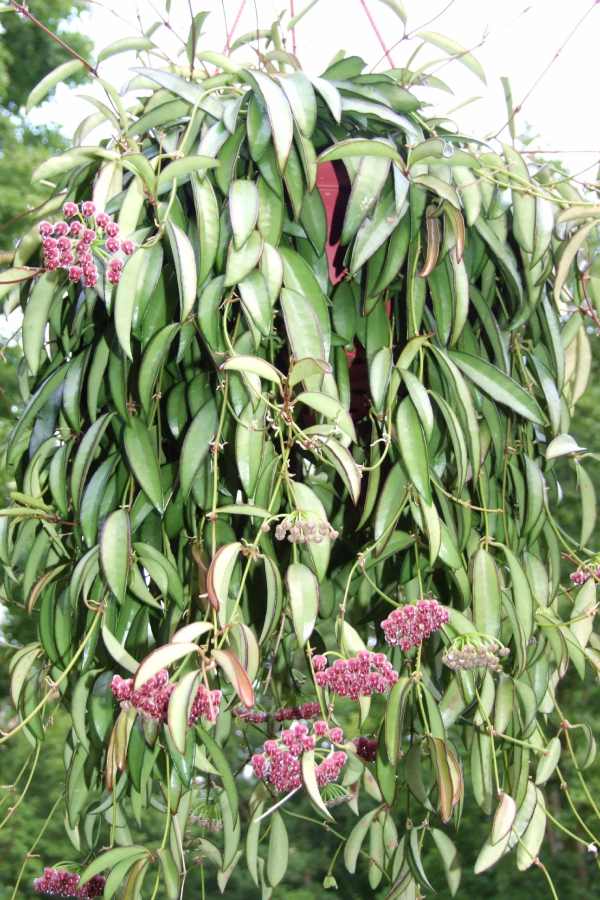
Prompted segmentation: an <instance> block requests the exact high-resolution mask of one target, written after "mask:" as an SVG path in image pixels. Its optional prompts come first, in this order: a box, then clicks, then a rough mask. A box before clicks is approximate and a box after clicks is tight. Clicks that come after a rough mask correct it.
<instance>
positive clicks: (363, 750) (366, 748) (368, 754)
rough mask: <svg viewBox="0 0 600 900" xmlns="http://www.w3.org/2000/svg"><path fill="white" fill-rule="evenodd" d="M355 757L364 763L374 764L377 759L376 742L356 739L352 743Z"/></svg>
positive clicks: (364, 738) (367, 739) (369, 739)
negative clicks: (358, 757)
mask: <svg viewBox="0 0 600 900" xmlns="http://www.w3.org/2000/svg"><path fill="white" fill-rule="evenodd" d="M354 746H355V748H356V755H357V756H360V758H361V759H364V761H365V762H375V759H376V758H377V741H376V740H373V739H372V738H367V737H358V738H356V739H355V741H354Z"/></svg>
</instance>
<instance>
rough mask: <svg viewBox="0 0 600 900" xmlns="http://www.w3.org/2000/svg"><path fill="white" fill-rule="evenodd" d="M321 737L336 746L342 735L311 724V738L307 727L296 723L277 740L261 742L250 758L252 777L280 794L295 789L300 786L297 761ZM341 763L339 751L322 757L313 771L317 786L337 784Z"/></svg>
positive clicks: (341, 755)
mask: <svg viewBox="0 0 600 900" xmlns="http://www.w3.org/2000/svg"><path fill="white" fill-rule="evenodd" d="M322 726H324V729H323V727H322ZM323 737H329V738H330V739H331V740H332V741H334V743H339V742H341V741H342V740H343V739H344V733H343V731H342V729H341V728H332V729H331V730H329V728H328V727H327V724H326V723H325V722H315V725H314V728H313V734H310V733H309V730H308V726H307V725H305V724H304V723H303V722H296V723H295V724H294V725H292V726H291V728H286V729H285V730H284V731H282V732H281V734H280V735H279V739H278V740H270V741H265V744H264V750H263V752H262V753H255V754H254V756H253V757H252V768H253V769H254V774H255V775H256V777H257V778H260V779H261V780H262V781H266V782H268V783H269V784H271V785H272V786H273V787H274V788H275V790H276V791H278V792H279V793H280V794H284V793H288V791H293V790H295V789H296V788H299V787H300V785H301V784H302V770H301V763H300V757H301V756H302V754H303V753H305V752H307V751H308V750H314V749H315V747H316V745H317V739H319V738H323ZM345 762H346V754H345V753H344V752H343V750H336V751H335V752H333V753H330V754H329V756H327V757H325V759H324V760H323V761H322V762H321V763H319V765H318V766H317V767H316V769H315V774H316V777H317V783H318V784H319V786H320V787H323V786H324V785H326V784H329V782H331V781H337V779H338V778H339V776H340V773H341V771H342V769H343V767H344V764H345Z"/></svg>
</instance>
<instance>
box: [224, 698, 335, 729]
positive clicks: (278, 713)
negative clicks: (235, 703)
mask: <svg viewBox="0 0 600 900" xmlns="http://www.w3.org/2000/svg"><path fill="white" fill-rule="evenodd" d="M233 714H234V716H237V718H238V719H244V720H245V721H247V722H252V723H253V724H254V725H260V724H261V723H262V722H266V721H267V719H274V720H275V721H276V722H287V721H293V720H295V719H316V718H317V717H318V716H320V715H321V707H320V706H319V704H318V703H303V704H302V705H301V706H284V707H282V708H281V709H277V710H275V712H273V713H267V712H263V711H262V710H259V709H245V708H244V707H237V708H236V709H234V711H233Z"/></svg>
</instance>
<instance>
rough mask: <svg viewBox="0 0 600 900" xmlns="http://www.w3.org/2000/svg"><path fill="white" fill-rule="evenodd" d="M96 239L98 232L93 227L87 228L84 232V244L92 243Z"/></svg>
mask: <svg viewBox="0 0 600 900" xmlns="http://www.w3.org/2000/svg"><path fill="white" fill-rule="evenodd" d="M95 240H96V232H95V231H94V229H93V228H86V229H84V232H83V242H84V244H91V243H92V241H95Z"/></svg>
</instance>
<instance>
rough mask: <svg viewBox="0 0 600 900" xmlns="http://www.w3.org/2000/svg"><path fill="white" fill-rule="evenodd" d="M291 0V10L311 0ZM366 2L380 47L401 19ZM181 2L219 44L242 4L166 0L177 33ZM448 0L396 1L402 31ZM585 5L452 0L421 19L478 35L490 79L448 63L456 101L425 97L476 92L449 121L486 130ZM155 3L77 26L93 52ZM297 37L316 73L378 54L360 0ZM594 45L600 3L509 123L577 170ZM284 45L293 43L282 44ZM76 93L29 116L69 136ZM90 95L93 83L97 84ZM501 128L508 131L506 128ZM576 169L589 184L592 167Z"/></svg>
mask: <svg viewBox="0 0 600 900" xmlns="http://www.w3.org/2000/svg"><path fill="white" fill-rule="evenodd" d="M290 2H291V0H256V3H254V2H253V0H246V2H245V7H244V11H243V13H242V16H241V18H240V21H239V24H238V26H237V27H236V30H235V35H234V38H235V36H239V35H240V34H243V33H245V32H248V31H251V30H253V29H255V28H256V16H257V15H258V21H259V25H260V27H261V28H262V27H268V26H269V25H270V23H271V21H272V20H273V18H275V17H276V16H277V15H278V14H279V13H280V12H282V11H283V10H286V11H287V10H289V8H290ZM293 2H295V10H296V12H298V11H299V10H301V9H303V8H304V6H305V5H306V4H307V2H308V0H293ZM366 2H367V5H368V7H369V9H370V11H371V13H372V15H373V17H374V18H375V20H376V22H377V25H378V27H379V29H380V31H381V33H382V35H383V36H384V39H385V41H386V43H387V44H388V46H389V45H391V44H393V43H394V42H395V41H397V40H398V39H399V38H400V37H401V35H402V25H401V22H400V20H399V19H398V18H397V17H396V16H395V14H394V13H393V12H392V10H390V9H389V8H388V7H387V6H386V5H385V4H384V3H383V2H381V0H366ZM188 3H189V5H191V7H192V9H193V10H194V12H198V11H200V10H203V9H209V10H211V11H212V15H211V16H210V17H209V19H208V21H207V23H206V24H205V27H204V31H205V34H204V37H203V39H202V47H203V48H204V49H211V50H217V51H219V52H220V51H222V50H223V49H224V45H225V26H224V17H223V9H224V10H225V13H226V16H227V20H228V24H229V27H230V28H231V26H232V24H233V22H234V20H235V18H236V15H237V12H238V10H239V8H240V5H241V3H242V0H223V3H221V0H204V2H198V0H173V2H172V13H171V24H172V26H173V28H174V29H175V30H176V31H179V32H180V33H181V34H182V35H183V36H184V37H185V36H187V31H188V27H189V25H188V23H189V11H188V10H189V5H188ZM446 4H447V0H446V2H444V0H405V7H406V9H407V12H408V27H409V30H412V29H415V28H418V27H419V26H420V25H422V24H423V23H425V22H426V21H427V20H428V19H430V18H431V17H433V16H435V15H436V14H437V13H438V12H440V11H441V10H442V9H443V8H444V6H445V5H446ZM593 5H594V4H593V0H570V2H569V3H568V4H566V3H564V2H562V0H530V2H527V0H500V2H499V0H455V2H454V3H453V4H452V5H451V6H450V8H449V9H448V10H447V11H446V12H445V13H444V14H443V15H442V17H441V18H440V19H438V20H437V21H436V22H435V23H433V24H432V25H431V26H428V27H430V28H431V29H432V30H436V31H440V32H442V33H443V34H445V35H447V36H448V37H452V38H454V39H455V40H456V41H458V42H459V43H461V44H462V45H463V46H465V47H469V48H471V47H474V46H475V45H476V44H478V43H479V42H480V41H481V39H482V37H483V36H484V34H485V33H486V32H487V35H488V36H487V38H486V40H485V43H484V44H483V46H481V47H479V48H478V49H477V50H475V51H474V53H475V55H476V56H477V58H478V59H479V60H480V62H481V63H482V65H483V67H484V69H485V71H486V74H487V79H488V84H487V87H486V86H485V85H483V84H482V83H481V82H480V81H479V80H478V79H477V78H476V77H475V76H474V75H473V74H472V73H471V72H470V71H469V70H468V69H466V68H465V67H464V66H463V65H461V64H460V63H458V62H454V63H452V64H451V65H450V66H446V68H444V69H443V71H440V72H439V76H440V77H443V78H444V79H446V80H448V81H449V82H450V83H451V85H452V87H453V88H454V90H455V97H451V96H450V95H447V94H441V93H440V92H435V93H431V92H430V93H429V95H428V96H427V97H426V99H428V100H430V101H431V102H433V103H435V104H439V106H436V107H435V109H436V110H439V111H440V112H446V111H448V110H450V109H452V107H453V106H455V105H457V104H459V103H461V102H463V101H464V100H466V99H468V98H470V97H473V96H480V97H481V99H480V100H478V101H476V102H474V103H472V104H471V105H469V106H467V107H466V108H465V109H463V110H460V111H459V112H458V113H457V114H456V115H455V118H456V120H457V121H458V123H459V125H460V127H461V128H462V129H464V130H467V131H469V132H470V133H472V134H474V135H477V136H484V135H486V134H489V133H492V132H495V131H496V130H497V129H498V128H499V127H500V125H502V124H503V123H504V122H505V121H506V111H505V106H504V99H503V93H502V89H501V85H500V81H499V78H500V76H501V75H508V76H509V77H510V80H511V84H512V89H513V98H514V101H515V103H517V102H520V100H521V99H522V98H523V96H524V95H525V94H526V93H527V91H528V90H529V89H530V88H531V86H532V85H533V83H534V82H535V80H536V79H537V78H538V76H539V75H540V74H541V72H542V71H543V69H544V68H545V66H546V65H547V64H548V63H549V62H550V60H551V59H552V58H553V56H554V55H555V53H556V52H557V50H559V48H560V46H561V44H562V43H563V42H564V40H565V38H566V37H567V35H568V34H569V32H570V31H571V29H572V28H573V27H574V26H575V24H576V23H577V22H578V21H579V20H580V19H581V17H582V16H583V15H584V13H585V12H586V10H589V9H590V7H592V6H593ZM161 6H162V0H137V2H135V0H125V2H124V0H94V2H90V11H89V12H88V13H87V14H86V15H85V16H84V18H83V21H82V22H81V25H82V26H83V29H82V30H84V31H85V32H86V33H87V34H89V35H91V36H92V37H93V39H94V41H95V44H96V48H97V50H100V49H102V47H104V46H106V45H107V44H110V43H111V42H112V41H114V40H116V39H118V38H121V37H126V36H131V35H132V34H136V33H139V30H138V26H137V23H136V17H137V15H138V14H139V15H140V16H141V18H142V20H143V21H144V23H145V25H146V26H147V25H148V24H149V23H150V22H152V21H154V20H156V18H157V16H156V15H155V14H154V13H153V7H154V8H155V9H157V8H160V7H161ZM115 12H117V14H115ZM296 39H297V47H298V56H299V57H300V60H301V62H302V64H303V65H304V66H305V67H306V68H307V69H308V70H309V71H312V72H314V73H319V72H320V71H322V69H323V68H324V67H325V65H326V64H327V62H328V61H329V60H330V59H331V57H332V56H333V55H334V54H335V53H336V51H337V50H339V49H340V48H344V49H345V50H346V51H347V52H349V53H356V54H358V55H360V56H362V57H363V58H364V59H365V60H366V61H367V62H368V63H369V65H373V64H375V63H376V62H377V60H378V59H379V58H380V57H381V55H382V51H381V48H380V45H379V43H378V41H377V38H376V37H375V35H374V33H373V30H372V28H371V26H370V24H369V21H368V19H367V17H366V14H365V11H364V9H363V7H362V5H361V0H319V2H318V3H317V5H316V6H315V7H314V8H313V9H312V10H311V11H310V12H309V13H308V14H307V15H306V17H305V18H304V19H303V20H302V21H301V22H300V23H299V24H298V26H297V28H296ZM155 40H157V43H159V44H160V46H161V47H164V48H165V49H166V50H167V51H168V52H170V53H171V55H173V53H174V52H175V53H176V52H177V50H176V48H177V42H176V41H175V40H174V39H173V36H172V35H171V34H169V33H168V32H167V31H166V30H165V29H161V30H160V32H158V33H157V34H156V35H155ZM416 45H417V42H416V41H415V40H413V41H405V42H404V43H403V44H402V45H401V46H400V47H398V48H397V49H396V50H394V51H392V56H393V59H394V63H395V64H396V65H403V64H404V63H405V62H406V61H407V58H408V56H409V54H410V53H411V52H412V50H413V49H414V48H415V46H416ZM599 45H600V5H598V6H596V7H595V8H593V9H592V10H591V12H590V14H589V16H588V17H587V19H586V20H585V22H584V24H583V25H582V27H581V28H580V29H579V30H578V31H577V33H576V34H575V35H574V36H573V37H572V39H571V40H570V41H569V43H568V45H567V46H566V47H565V48H564V49H563V50H562V52H561V53H560V55H559V57H558V59H557V60H556V61H555V63H554V64H553V65H552V67H551V69H550V71H549V72H548V73H547V74H546V75H545V76H544V78H543V79H542V81H541V82H540V84H539V85H538V87H537V88H536V89H535V90H534V92H533V93H532V95H531V96H530V98H529V99H528V100H527V102H526V104H525V106H524V112H523V113H522V114H521V115H520V116H519V118H518V120H517V123H518V130H519V129H521V130H524V129H525V127H526V126H527V125H528V126H530V128H531V129H532V131H533V132H534V133H535V134H538V133H539V134H540V138H539V139H538V140H536V141H535V144H532V146H536V147H543V148H545V149H547V150H549V151H564V150H570V151H589V152H587V153H585V154H584V153H580V152H578V153H572V154H569V155H568V156H564V159H565V160H566V162H567V165H568V166H569V168H570V170H571V171H572V172H579V171H580V170H582V169H583V168H584V167H585V166H589V165H590V164H593V163H594V162H595V161H596V160H597V159H598V158H599V157H600V116H599V115H598V114H597V112H594V110H596V111H597V109H598V107H597V100H594V97H595V93H596V91H595V85H596V84H597V77H596V75H595V72H597V64H596V60H597V58H598V47H599ZM288 49H291V40H289V41H288ZM442 55H443V54H441V53H440V52H439V51H437V50H435V49H434V48H431V49H430V50H429V49H428V50H426V51H422V53H421V54H419V57H418V59H419V60H420V61H427V60H428V59H439V58H441V57H442ZM235 58H236V59H239V60H240V61H250V60H252V59H253V53H252V51H251V50H245V51H244V50H242V51H238V52H237V54H236V57H235ZM132 65H136V61H135V58H134V55H133V54H131V53H129V54H123V55H121V56H118V57H114V58H112V59H108V60H106V62H104V63H103V64H102V66H101V74H102V75H103V77H104V78H106V79H108V80H109V81H111V82H113V83H114V84H115V85H117V86H119V87H121V86H123V85H124V84H125V83H126V82H127V78H128V76H127V70H128V67H129V66H132ZM382 67H385V63H384V64H383V66H382ZM84 92H85V93H91V91H90V89H89V88H88V87H86V88H85V89H82V88H79V89H77V90H74V91H69V90H68V89H67V88H60V89H59V90H58V92H57V96H56V99H55V100H53V101H52V102H50V103H47V104H46V105H45V106H44V107H43V108H42V110H39V111H37V112H36V113H35V114H34V116H35V119H36V120H37V121H54V122H58V123H60V124H61V125H62V127H63V128H64V130H65V132H66V133H67V134H69V133H72V131H73V129H74V127H75V126H76V125H77V123H78V122H79V121H80V120H81V119H82V118H83V117H84V116H85V115H87V114H89V113H90V112H93V108H92V107H91V106H90V105H89V104H88V103H86V102H85V101H83V100H81V99H78V95H80V94H82V93H84ZM94 93H98V91H97V90H94ZM421 96H423V97H425V94H423V92H421ZM504 136H505V138H506V136H507V132H505V133H504ZM584 177H585V178H587V179H592V180H595V178H596V170H595V167H592V168H591V169H590V170H589V171H588V172H587V173H586V174H585V176H584Z"/></svg>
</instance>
